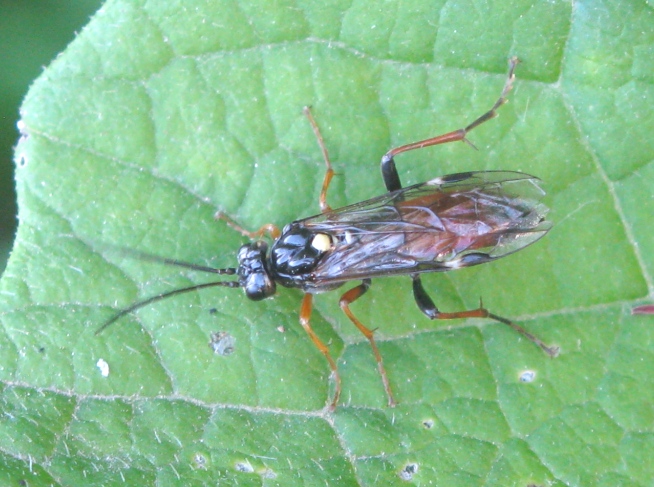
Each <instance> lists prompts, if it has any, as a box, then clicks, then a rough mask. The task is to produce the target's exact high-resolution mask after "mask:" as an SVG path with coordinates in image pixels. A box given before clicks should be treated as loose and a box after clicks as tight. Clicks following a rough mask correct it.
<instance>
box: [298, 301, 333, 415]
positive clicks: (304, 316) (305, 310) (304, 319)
mask: <svg viewBox="0 0 654 487" xmlns="http://www.w3.org/2000/svg"><path fill="white" fill-rule="evenodd" d="M312 303H313V294H309V293H307V294H305V295H304V299H302V306H301V307H300V324H301V325H302V328H304V331H306V332H307V333H308V334H309V337H310V338H311V341H312V342H313V344H314V345H315V346H316V348H318V350H320V351H321V352H322V354H323V355H324V356H325V358H326V359H327V362H329V368H330V369H331V370H332V376H333V377H334V382H335V385H334V398H333V399H332V401H331V403H330V404H329V410H330V411H333V410H334V409H335V408H336V404H338V399H339V397H340V396H341V376H340V375H338V367H336V362H334V359H333V358H332V356H331V355H330V353H329V348H327V345H325V344H324V343H323V341H322V340H321V339H320V338H318V335H316V332H315V331H313V328H311V324H310V323H309V319H310V318H311V309H312Z"/></svg>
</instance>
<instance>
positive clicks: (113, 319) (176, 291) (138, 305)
mask: <svg viewBox="0 0 654 487" xmlns="http://www.w3.org/2000/svg"><path fill="white" fill-rule="evenodd" d="M190 265H192V266H194V264H190ZM182 267H186V266H182ZM200 267H201V266H200ZM196 270H199V269H196ZM214 270H215V271H219V270H220V271H222V270H228V269H214ZM222 274H227V273H222ZM214 286H224V287H231V288H235V287H241V285H240V284H239V282H238V281H218V282H206V283H204V284H194V285H193V286H189V287H183V288H180V289H174V290H172V291H168V292H165V293H161V294H157V295H156V296H152V297H151V298H148V299H145V300H143V301H139V302H137V303H134V304H133V305H131V306H129V307H128V308H125V309H123V310H121V311H119V312H118V313H116V314H115V315H113V316H112V317H111V318H109V320H107V321H105V322H104V323H103V324H102V326H101V327H100V328H98V330H97V331H96V332H95V334H96V335H99V334H100V333H102V331H103V330H105V329H106V328H108V327H109V326H111V325H112V324H114V323H115V322H116V321H118V320H119V319H120V318H122V317H123V316H125V315H126V314H129V313H131V312H132V311H136V310H137V309H140V308H142V307H143V306H147V305H148V304H151V303H156V302H157V301H161V300H162V299H166V298H169V297H171V296H176V295H178V294H183V293H188V292H191V291H197V290H199V289H205V288H208V287H214Z"/></svg>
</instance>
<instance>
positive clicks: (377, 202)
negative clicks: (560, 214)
mask: <svg viewBox="0 0 654 487" xmlns="http://www.w3.org/2000/svg"><path fill="white" fill-rule="evenodd" d="M538 183H539V180H538V178H535V177H533V176H529V175H527V174H523V173H519V172H510V171H485V172H469V173H460V174H453V175H449V176H445V177H442V178H436V179H433V180H431V181H428V182H426V183H421V184H417V185H414V186H409V187H407V188H403V189H401V190H398V191H395V192H392V193H387V194H385V195H382V196H379V197H376V198H373V199H370V200H367V201H363V202H361V203H356V204H354V205H350V206H346V207H344V208H339V209H336V210H333V211H332V212H329V213H326V214H323V215H317V216H314V217H310V218H307V219H305V220H300V221H299V222H298V223H300V224H302V225H304V226H305V227H306V228H308V229H309V230H311V231H312V232H315V233H325V234H327V235H329V236H330V237H331V241H332V248H331V249H330V250H328V251H327V253H326V254H325V255H324V256H323V258H322V259H321V260H320V262H319V263H318V265H317V266H316V267H315V269H314V271H313V273H312V274H313V276H314V279H315V280H316V281H318V282H323V283H330V282H339V281H348V280H353V279H362V278H366V277H378V276H385V275H393V274H408V273H414V272H434V271H447V270H451V269H456V268H459V267H467V266H471V265H477V264H481V263H484V262H489V261H491V260H495V259H498V258H500V257H504V256H505V255H508V254H511V253H513V252H515V251H517V250H520V249H522V248H524V247H526V246H527V245H529V244H531V243H533V242H535V241H536V240H538V239H539V238H541V237H542V236H543V235H545V233H547V231H548V230H549V229H550V227H551V224H550V222H547V221H545V216H546V214H547V212H548V208H547V207H546V206H545V205H543V204H542V203H540V199H541V198H542V196H543V195H544V194H545V193H544V191H543V190H542V189H541V188H540V186H539V185H538Z"/></svg>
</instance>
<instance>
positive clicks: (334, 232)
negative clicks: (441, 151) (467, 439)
mask: <svg viewBox="0 0 654 487" xmlns="http://www.w3.org/2000/svg"><path fill="white" fill-rule="evenodd" d="M516 63H517V60H516V59H512V60H511V62H510V70H509V76H508V79H507V82H506V84H505V87H504V90H503V91H502V94H501V95H500V98H499V99H498V100H497V102H496V103H495V105H494V106H493V107H492V108H491V109H490V110H489V111H488V112H486V113H485V114H484V115H482V116H481V117H479V118H478V119H477V120H475V121H474V122H473V123H471V124H470V125H468V126H467V127H465V128H463V129H460V130H457V131H454V132H450V133H448V134H444V135H440V136H437V137H434V138H431V139H427V140H423V141H420V142H416V143H413V144H409V145H405V146H402V147H398V148H396V149H392V150H391V151H389V152H388V153H387V154H386V155H384V157H383V158H382V161H381V169H382V175H383V179H384V183H385V185H386V188H387V190H388V193H386V194H384V195H381V196H378V197H376V198H373V199H370V200H367V201H364V202H361V203H356V204H353V205H350V206H346V207H344V208H339V209H332V208H331V207H329V205H328V204H327V202H326V200H327V190H328V188H329V184H330V181H331V178H332V176H333V170H332V168H331V164H330V162H329V157H328V154H327V150H326V148H325V145H324V142H323V140H322V137H321V135H320V132H319V130H318V126H317V124H316V122H315V121H314V119H313V117H312V115H311V112H310V111H309V110H308V109H305V113H306V115H307V117H308V118H309V121H310V123H311V126H312V128H313V130H314V132H315V134H316V137H317V139H318V143H319V145H320V148H321V150H322V152H323V156H324V159H325V164H326V166H327V172H326V174H325V179H324V182H323V186H322V190H321V192H320V207H321V210H322V213H321V214H319V215H317V216H313V217H310V218H305V219H303V220H297V221H295V222H293V223H290V224H289V225H287V226H286V227H284V229H283V230H282V231H281V232H280V231H279V229H278V228H277V227H275V226H274V225H266V226H264V227H262V228H261V229H259V230H258V231H256V232H248V231H246V230H244V229H243V228H241V227H240V226H238V225H237V224H236V223H235V222H233V221H232V220H230V219H229V218H228V217H226V216H225V215H223V214H221V213H219V214H217V217H218V218H220V219H222V220H225V221H226V222H227V223H228V224H229V225H230V226H231V227H232V228H234V229H236V230H238V231H239V232H241V233H242V234H243V235H246V236H248V237H250V238H253V239H257V240H255V241H254V242H253V243H250V244H247V245H244V246H242V247H241V248H240V250H239V252H238V267H237V268H228V269H212V268H207V267H203V266H197V265H194V264H188V263H184V262H179V261H175V260H171V259H159V258H156V257H155V258H152V257H147V258H151V259H153V260H158V261H162V262H165V263H169V264H174V265H179V266H182V267H187V268H191V269H195V270H201V271H207V272H214V273H218V274H226V275H234V274H236V275H237V276H238V280H237V281H220V282H212V283H206V284H200V285H195V286H190V287H187V288H182V289H176V290H173V291H170V292H168V293H164V294H160V295H157V296H154V297H152V298H150V299H147V300H145V301H141V302H138V303H136V304H134V305H132V306H130V307H129V308H127V309H124V310H122V311H121V312H120V313H118V314H117V315H115V316H114V317H113V318H111V319H110V320H109V321H107V322H106V323H105V324H104V325H103V326H102V327H101V328H100V330H99V331H101V330H102V329H104V328H106V327H107V326H109V325H110V324H112V323H113V322H115V321H116V320H117V319H119V318H120V317H121V316H124V315H125V314H127V313H130V312H132V311H134V310H136V309H138V308H141V307H142V306H145V305H146V304H149V303H152V302H155V301H159V300H161V299H164V298H166V297H170V296H173V295H176V294H181V293H185V292H190V291H195V290H198V289H202V288H205V287H212V286H226V287H242V288H243V289H244V290H245V293H246V295H247V296H248V298H250V299H252V300H255V301H256V300H261V299H264V298H267V297H270V296H272V295H274V294H275V292H276V285H277V284H280V285H282V286H284V287H289V288H298V289H301V290H302V291H304V293H305V294H304V299H303V301H302V306H301V309H300V323H301V324H302V326H303V328H304V329H305V330H306V332H307V333H308V334H309V336H310V337H311V340H312V341H313V343H314V344H315V345H316V347H317V348H318V349H319V350H320V351H321V352H322V353H323V354H324V356H325V357H326V359H327V361H328V362H329V366H330V368H331V371H332V374H333V377H334V381H335V388H334V389H335V390H334V396H333V398H332V400H331V401H330V402H329V407H330V408H332V409H333V408H334V407H335V406H336V404H337V402H338V399H339V396H340V392H341V385H340V377H339V375H338V369H337V366H336V363H335V361H334V360H333V358H332V357H331V355H330V353H329V349H328V347H327V346H326V345H325V344H324V343H323V342H322V341H321V340H320V338H319V337H318V336H317V335H316V334H315V333H314V331H313V329H312V328H311V326H310V316H311V309H312V299H313V295H314V294H316V293H320V292H325V291H330V290H332V289H335V288H337V287H339V286H342V285H343V284H345V283H347V282H350V281H355V280H360V281H361V284H359V285H357V286H355V287H354V288H352V289H350V290H349V291H347V292H345V293H344V294H343V295H342V296H341V299H340V306H341V308H342V309H343V311H344V312H345V314H346V315H347V316H348V318H349V319H350V320H351V321H352V323H354V325H355V326H356V327H357V328H358V329H359V330H360V331H361V332H362V333H363V334H364V335H365V336H366V338H367V339H368V340H369V342H370V345H371V346H372V349H373V353H374V355H375V358H376V360H377V364H378V369H379V372H380V375H381V377H382V381H383V384H384V388H385V390H386V394H387V396H388V404H389V406H393V405H394V404H395V399H394V397H393V393H392V391H391V386H390V383H389V380H388V377H387V374H386V371H385V369H384V365H383V361H382V357H381V354H380V352H379V350H378V348H377V345H376V343H375V339H374V336H373V331H372V330H370V329H369V328H367V327H366V326H365V325H363V324H362V323H361V322H360V321H359V320H358V319H357V318H356V317H355V316H354V314H353V313H352V311H351V310H350V304H351V303H352V302H354V301H355V300H357V299H358V298H359V297H361V296H362V295H363V294H364V293H365V292H366V291H367V290H368V288H369V287H370V283H371V279H372V278H375V277H383V276H393V275H410V276H411V278H412V280H413V293H414V297H415V300H416V303H417V305H418V307H419V308H420V310H421V311H422V312H423V313H424V314H425V315H426V316H427V317H429V318H431V319H456V318H491V319H493V320H496V321H499V322H502V323H505V324H507V325H509V326H511V327H512V328H514V329H515V330H516V331H518V332H519V333H521V334H523V335H524V336H526V337H527V338H529V339H530V340H531V341H533V342H534V343H536V344H537V345H538V346H540V347H541V348H542V349H543V350H544V351H545V352H547V353H548V354H550V355H555V354H556V353H557V349H555V348H550V347H548V346H546V345H545V344H544V343H543V342H542V341H540V340H539V339H538V338H536V337H535V336H533V335H531V334H530V333H528V332H527V331H526V330H524V329H523V328H521V327H520V326H518V325H516V324H515V323H513V322H512V321H510V320H507V319H505V318H502V317H500V316H497V315H495V314H492V313H490V312H489V311H488V310H486V309H485V308H483V307H482V306H480V307H479V308H478V309H474V310H471V311H460V312H454V313H442V312H440V311H439V310H438V308H436V306H435V305H434V303H433V302H432V300H431V298H430V297H429V296H428V294H427V292H426V291H425V289H424V288H423V285H422V282H421V280H420V275H421V274H422V273H424V272H439V271H441V272H442V271H449V270H453V269H458V268H462V267H469V266H473V265H478V264H483V263H485V262H490V261H492V260H495V259H498V258H500V257H504V256H506V255H508V254H511V253H513V252H515V251H517V250H520V249H522V248H524V247H526V246H527V245H530V244H531V243H533V242H535V241H536V240H538V239H539V238H541V237H542V236H543V235H545V234H546V233H547V231H548V230H549V228H550V223H549V222H548V221H546V220H545V217H546V214H547V211H548V209H547V208H546V207H545V206H544V205H543V204H542V203H540V199H541V198H542V196H543V195H544V193H543V191H542V190H541V188H540V187H539V180H538V179H537V178H535V177H533V176H529V175H527V174H523V173H519V172H511V171H485V172H465V173H459V174H452V175H449V176H444V177H440V178H435V179H432V180H430V181H427V182H425V183H421V184H416V185H413V186H409V187H406V188H402V186H401V183H400V178H399V175H398V173H397V170H396V168H395V162H394V156H396V155H398V154H400V153H402V152H406V151H409V150H413V149H418V148H422V147H427V146H432V145H437V144H442V143H446V142H452V141H466V142H467V139H466V134H467V133H468V132H470V131H471V130H472V129H474V128H475V127H477V126H478V125H480V124H481V123H483V122H485V121H487V120H489V119H491V118H493V117H494V116H495V115H496V110H497V108H499V107H500V106H501V105H502V104H503V103H504V102H505V101H506V95H507V94H508V92H509V91H510V89H511V85H512V81H513V77H514V76H513V71H514V68H515V66H516ZM264 234H269V235H270V237H272V238H273V239H274V243H273V244H272V247H270V249H269V248H268V244H267V243H266V242H265V241H263V240H259V239H260V238H261V237H262V236H263V235H264Z"/></svg>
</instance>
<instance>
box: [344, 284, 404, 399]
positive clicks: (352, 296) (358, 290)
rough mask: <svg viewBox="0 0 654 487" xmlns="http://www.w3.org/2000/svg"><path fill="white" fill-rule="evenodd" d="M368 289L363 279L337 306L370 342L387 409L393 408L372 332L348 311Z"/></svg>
mask: <svg viewBox="0 0 654 487" xmlns="http://www.w3.org/2000/svg"><path fill="white" fill-rule="evenodd" d="M369 288H370V279H364V280H363V282H362V283H361V284H360V285H358V286H357V287H354V288H352V289H350V290H349V291H347V292H346V293H345V294H343V296H341V300H340V302H339V304H340V306H341V309H342V310H343V312H344V313H345V314H346V315H347V317H348V318H350V321H352V323H354V325H355V326H356V327H357V328H358V329H359V331H360V332H361V333H363V334H364V336H365V337H366V338H367V339H368V341H369V342H370V346H371V347H372V352H373V353H374V354H375V360H377V368H378V369H379V375H381V379H382V383H383V384H384V390H385V391H386V396H387V397H388V405H389V407H393V406H395V404H396V403H395V399H394V398H393V391H391V384H390V382H389V380H388V376H387V375H386V369H385V368H384V362H383V360H382V356H381V353H379V349H378V348H377V344H376V343H375V337H374V332H373V330H371V329H370V328H368V327H366V326H365V325H364V324H363V323H361V322H360V321H359V319H358V318H357V317H356V316H354V313H352V311H350V304H351V303H353V302H354V301H356V300H357V299H359V298H360V297H361V296H363V295H364V294H365V292H366V291H367V290H368V289H369Z"/></svg>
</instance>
